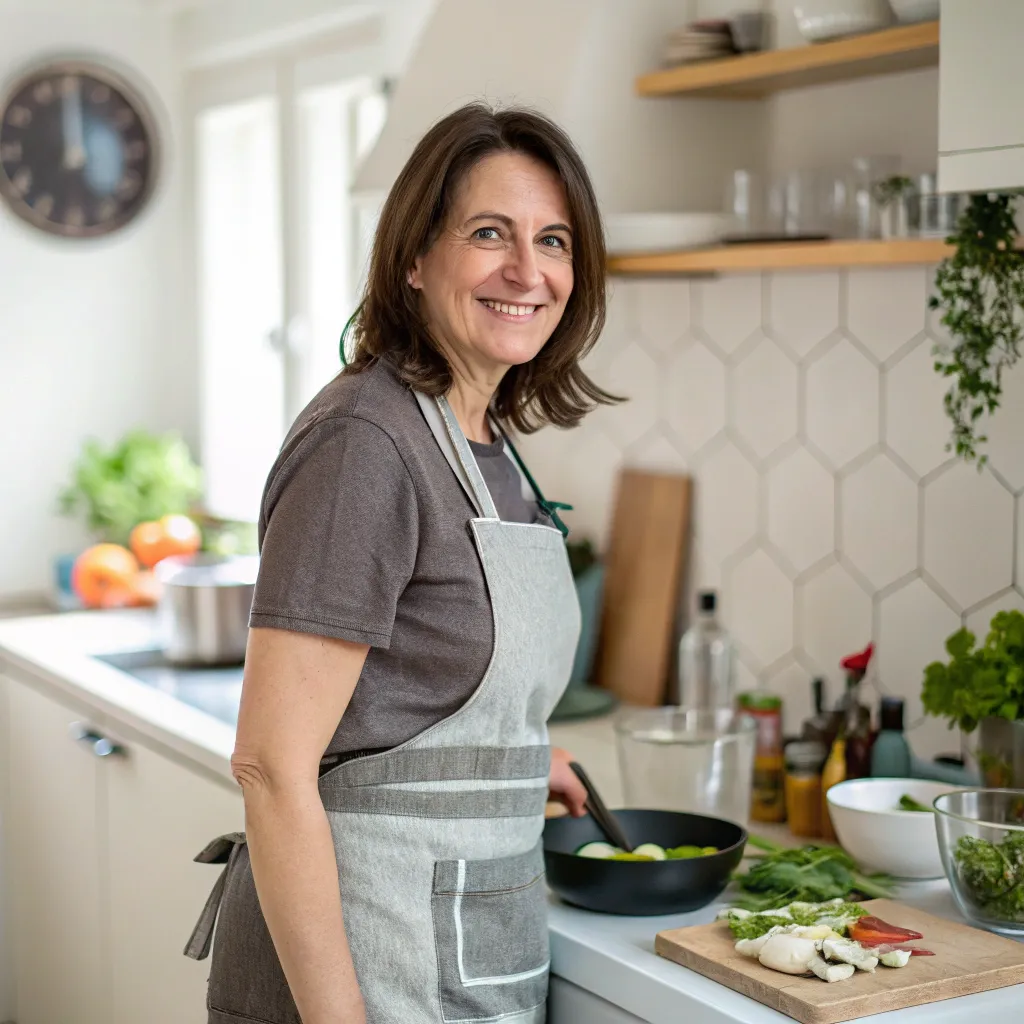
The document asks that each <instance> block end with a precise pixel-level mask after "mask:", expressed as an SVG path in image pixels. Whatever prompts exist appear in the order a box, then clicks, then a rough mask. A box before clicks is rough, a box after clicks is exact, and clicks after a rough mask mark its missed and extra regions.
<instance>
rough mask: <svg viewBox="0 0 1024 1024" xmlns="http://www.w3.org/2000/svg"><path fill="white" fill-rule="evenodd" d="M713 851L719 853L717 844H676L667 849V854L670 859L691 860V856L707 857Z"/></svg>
mask: <svg viewBox="0 0 1024 1024" xmlns="http://www.w3.org/2000/svg"><path fill="white" fill-rule="evenodd" d="M712 853H718V847H717V846H674V847H673V848H672V849H671V850H666V851H665V856H666V857H667V858H668V859H669V860H689V859H690V858H691V857H707V856H709V855H710V854H712Z"/></svg>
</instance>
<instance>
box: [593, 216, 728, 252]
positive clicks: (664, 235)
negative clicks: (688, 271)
mask: <svg viewBox="0 0 1024 1024" xmlns="http://www.w3.org/2000/svg"><path fill="white" fill-rule="evenodd" d="M735 228H736V222H735V219H734V218H733V217H730V216H729V215H728V214H725V213H613V214H608V215H607V216H606V217H605V218H604V231H605V242H606V244H607V246H608V251H609V252H612V253H626V252H671V251H673V250H676V249H698V248H701V247H704V246H712V245H718V244H719V243H720V241H721V240H722V238H723V237H724V236H725V235H728V234H730V233H731V232H733V231H734V230H735Z"/></svg>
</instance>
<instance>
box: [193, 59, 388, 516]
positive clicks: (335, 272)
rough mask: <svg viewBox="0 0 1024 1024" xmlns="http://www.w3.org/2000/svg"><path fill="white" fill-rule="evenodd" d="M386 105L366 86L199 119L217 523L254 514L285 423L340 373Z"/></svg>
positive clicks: (212, 500)
mask: <svg viewBox="0 0 1024 1024" xmlns="http://www.w3.org/2000/svg"><path fill="white" fill-rule="evenodd" d="M288 80H289V79H288V77H287V76H285V77H284V78H283V79H282V81H284V82H285V83H287V81H288ZM385 110H386V107H385V101H384V99H383V96H382V95H381V93H380V91H379V90H378V89H376V88H375V87H374V84H373V83H372V82H371V81H370V80H368V79H366V78H359V79H353V80H348V81H342V82H331V83H326V84H318V85H317V86H316V87H310V88H305V89H303V90H301V91H294V92H293V91H291V90H290V89H289V88H287V86H286V85H285V86H278V87H276V88H275V89H274V90H273V92H272V94H270V95H261V96H255V97H249V98H245V99H242V100H237V99H236V100H233V101H232V102H222V103H218V104H214V105H209V106H206V107H205V108H203V109H202V110H200V111H199V112H198V113H197V115H196V219H197V225H196V226H197V255H198V261H197V265H198V287H199V306H198V311H199V334H200V345H201V352H202V355H201V364H200V365H201V373H202V405H201V410H202V423H201V438H202V461H203V466H204V469H205V472H206V481H207V487H206V492H207V506H208V509H209V511H210V512H212V513H213V514H214V515H219V516H224V517H226V518H232V519H244V520H250V521H251V520H254V519H256V518H257V516H258V514H259V502H260V496H261V494H262V490H263V485H264V483H265V481H266V476H267V472H268V471H269V469H270V466H271V464H272V463H273V460H274V458H275V457H276V455H277V452H278V450H279V448H280V445H281V442H282V440H283V438H284V435H285V432H286V430H287V429H288V426H289V425H290V424H291V422H292V421H293V420H294V418H295V417H296V416H297V415H298V413H299V412H300V411H301V409H302V407H303V406H304V405H305V404H306V403H307V402H308V401H309V400H310V399H311V398H312V397H313V396H314V395H315V394H316V392H317V391H319V390H320V388H322V387H323V386H324V385H325V384H326V383H327V382H328V381H329V380H330V379H331V378H332V377H333V376H334V375H335V374H336V373H337V372H338V370H339V368H340V361H339V355H338V338H339V335H340V333H341V330H342V327H343V326H344V324H345V321H346V320H347V319H348V317H349V316H350V315H351V313H352V311H353V309H354V306H355V302H356V296H357V295H358V292H359V288H360V285H361V281H362V277H363V273H364V270H365V261H366V255H367V252H368V239H369V236H370V234H371V233H372V227H373V225H374V224H375V211H373V210H367V209H366V208H364V207H363V206H361V205H360V204H358V203H356V202H355V201H354V200H353V198H352V196H351V194H350V189H349V182H350V181H351V180H352V176H353V173H354V170H355V167H356V165H357V161H358V160H359V158H360V156H362V154H363V153H364V152H365V151H366V150H367V149H368V148H369V147H370V146H371V145H372V144H373V142H374V141H375V140H376V137H377V134H378V133H379V131H380V128H381V126H382V125H383V120H384V115H385Z"/></svg>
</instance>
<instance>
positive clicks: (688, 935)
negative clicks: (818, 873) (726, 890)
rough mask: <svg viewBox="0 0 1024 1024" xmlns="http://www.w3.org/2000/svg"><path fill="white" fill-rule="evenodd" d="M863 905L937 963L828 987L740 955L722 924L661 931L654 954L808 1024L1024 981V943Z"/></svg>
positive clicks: (888, 903)
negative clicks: (907, 932) (910, 934)
mask: <svg viewBox="0 0 1024 1024" xmlns="http://www.w3.org/2000/svg"><path fill="white" fill-rule="evenodd" d="M864 906H865V908H866V909H867V910H869V911H870V912H871V913H872V914H874V915H876V916H877V917H880V918H881V919H882V920H883V921H887V922H888V923H889V924H894V925H898V926H899V927H902V928H910V929H913V930H914V931H918V932H920V933H921V934H922V935H923V936H924V938H923V939H921V940H919V941H918V942H917V943H916V945H918V946H921V947H922V948H923V949H930V950H931V951H932V952H933V953H934V954H935V956H915V957H911V958H910V963H909V964H907V966H906V967H900V968H887V967H878V968H877V969H876V970H875V973H874V974H868V973H866V972H864V971H858V972H857V973H856V974H855V975H854V976H853V977H852V978H850V979H848V980H847V981H837V982H833V983H832V984H831V985H830V984H827V983H826V982H824V981H821V980H819V979H818V978H814V977H807V978H802V977H793V976H791V975H787V974H780V973H779V972H778V971H772V970H769V969H768V968H767V967H762V966H761V964H759V963H758V962H757V961H756V960H754V959H751V958H750V957H745V956H740V955H739V954H738V953H737V952H736V951H735V950H734V949H733V939H732V933H731V932H730V931H729V929H728V927H726V925H725V924H724V922H721V921H719V922H717V923H716V924H708V925H698V926H696V927H693V928H677V929H674V930H673V931H665V932H661V933H660V934H659V935H658V937H657V939H656V940H655V950H656V952H657V953H658V954H659V955H660V956H663V957H666V958H668V959H669V960H674V961H675V962H676V963H678V964H682V965H683V966H684V967H689V968H690V969H691V970H694V971H696V972H697V973H698V974H703V975H704V976H705V977H707V978H711V979H712V980H713V981H718V982H721V984H723V985H726V986H727V987H728V988H731V989H734V990H735V991H736V992H741V993H742V994H743V995H745V996H750V998H751V999H756V1000H757V1001H758V1002H759V1003H764V1005H765V1006H770V1007H771V1008H772V1009H773V1010H778V1011H780V1012H781V1013H785V1014H788V1015H789V1016H790V1017H792V1018H794V1020H798V1021H801V1022H802V1024H838V1022H839V1021H846V1020H854V1019H856V1018H857V1017H864V1016H867V1015H868V1014H872V1013H882V1012H883V1011H885V1010H903V1009H905V1008H906V1007H908V1006H920V1005H922V1004H923V1003H934V1002H938V1001H939V1000H940V999H952V998H954V997H955V996H966V995H971V994H973V993H975V992H987V991H989V990H990V989H994V988H1005V987H1006V986H1007V985H1017V984H1020V983H1021V982H1024V943H1020V942H1015V941H1013V940H1012V939H1004V938H1002V937H1001V936H999V935H993V934H992V933H991V932H985V931H981V930H980V929H977V928H970V927H968V926H967V925H964V924H957V923H956V922H954V921H947V920H945V919H943V918H939V917H933V916H932V915H931V914H926V913H924V912H923V911H921V910H914V909H913V908H911V907H907V906H904V905H903V904H902V903H896V902H894V901H893V900H869V901H868V902H866V903H865V904H864ZM1022 998H1024V992H1022ZM992 1024H995V1022H992Z"/></svg>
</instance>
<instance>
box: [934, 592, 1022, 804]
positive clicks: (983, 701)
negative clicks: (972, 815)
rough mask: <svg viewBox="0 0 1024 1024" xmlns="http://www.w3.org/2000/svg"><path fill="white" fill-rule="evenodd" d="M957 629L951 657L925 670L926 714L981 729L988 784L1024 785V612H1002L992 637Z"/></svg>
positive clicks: (980, 755)
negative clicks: (979, 640)
mask: <svg viewBox="0 0 1024 1024" xmlns="http://www.w3.org/2000/svg"><path fill="white" fill-rule="evenodd" d="M975 644H976V639H975V636H974V634H973V633H972V632H971V631H970V630H968V629H959V630H957V631H956V632H955V633H954V634H953V635H952V636H950V637H949V639H948V640H947V641H946V651H947V653H948V654H949V661H948V663H946V664H943V663H942V662H938V661H936V662H933V663H932V664H931V665H929V666H928V667H927V668H926V669H925V673H924V689H923V691H922V694H921V702H922V704H923V705H924V710H925V713H926V714H929V715H934V716H935V717H937V718H945V719H947V721H948V722H949V725H950V728H952V727H953V726H954V725H958V726H959V727H960V728H961V729H962V730H963V731H964V732H965V733H973V732H974V731H975V730H977V732H978V737H977V744H976V752H975V756H976V759H977V762H978V768H979V769H980V771H981V774H982V778H983V779H984V782H985V785H986V786H995V787H1011V788H1024V615H1022V614H1021V613H1020V612H1018V611H1006V612H997V613H996V614H995V615H994V616H993V618H992V622H991V626H990V629H989V633H988V636H987V637H986V638H985V642H984V643H983V644H982V645H981V646H980V647H977V646H975Z"/></svg>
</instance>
